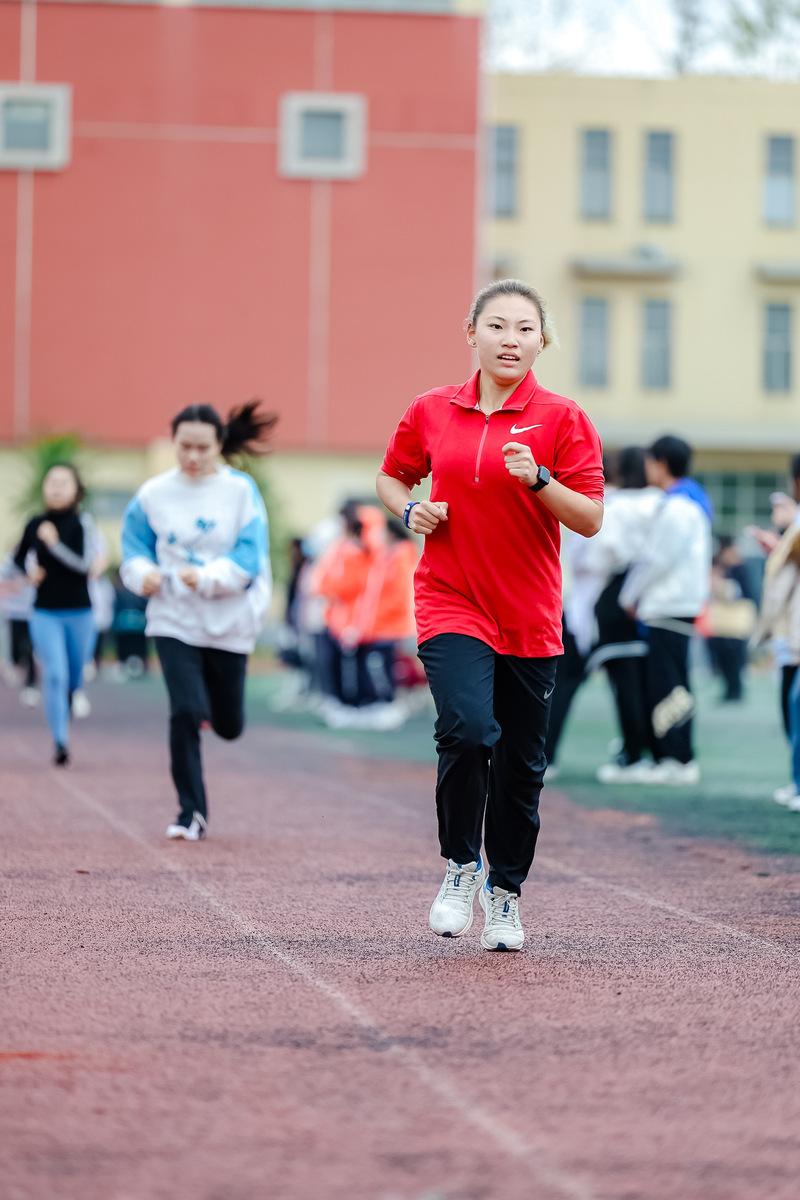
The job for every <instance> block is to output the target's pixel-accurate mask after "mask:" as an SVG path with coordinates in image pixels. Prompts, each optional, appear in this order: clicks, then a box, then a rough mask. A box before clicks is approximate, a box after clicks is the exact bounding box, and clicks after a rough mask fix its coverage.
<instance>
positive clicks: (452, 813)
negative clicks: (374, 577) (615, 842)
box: [419, 633, 557, 892]
mask: <svg viewBox="0 0 800 1200" xmlns="http://www.w3.org/2000/svg"><path fill="white" fill-rule="evenodd" d="M419 656H420V658H421V659H422V663H423V665H424V667H425V673H426V674H427V676H428V683H429V684H430V688H431V692H432V693H433V698H434V701H435V703H436V711H437V714H438V715H437V719H436V732H435V738H436V749H437V752H438V755H439V770H438V776H437V780H436V812H437V816H438V819H439V844H440V846H441V849H442V856H443V857H444V858H452V859H454V860H455V862H459V863H467V862H476V861H477V859H478V855H479V854H480V851H481V830H482V828H483V823H484V814H485V817H486V837H485V841H486V856H487V858H488V860H489V863H490V867H491V869H490V871H489V883H490V885H491V886H492V887H494V886H495V884H497V885H499V886H500V887H502V888H506V889H507V890H508V891H511V892H519V890H520V887H521V885H522V883H523V882H524V880H525V878H526V877H527V874H528V871H529V870H530V868H531V863H532V862H533V855H534V852H535V850H536V839H537V837H538V834H539V793H540V791H541V789H542V776H543V775H544V771H545V767H546V766H547V760H546V758H545V754H544V742H545V737H546V736H547V721H548V717H549V714H550V697H551V695H552V693H553V687H554V682H555V676H556V662H557V659H556V658H515V657H513V656H511V655H503V654H497V653H495V651H494V650H492V649H491V647H489V646H487V645H485V643H484V642H481V641H479V640H478V639H477V638H473V637H467V636H465V635H464V634H460V633H442V634H439V635H438V637H433V638H430V639H429V640H428V641H427V642H423V644H422V645H421V646H420V648H419Z"/></svg>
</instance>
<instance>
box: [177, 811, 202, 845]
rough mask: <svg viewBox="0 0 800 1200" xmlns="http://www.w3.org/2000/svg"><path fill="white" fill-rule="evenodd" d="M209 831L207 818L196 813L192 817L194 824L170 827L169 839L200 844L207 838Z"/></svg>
mask: <svg viewBox="0 0 800 1200" xmlns="http://www.w3.org/2000/svg"><path fill="white" fill-rule="evenodd" d="M207 829H208V821H206V819H205V817H201V816H200V813H198V812H196V813H195V814H194V816H193V817H192V823H191V825H189V826H186V825H168V826H167V837H168V838H183V840H184V841H185V842H199V841H201V839H202V838H204V837H205V836H206V830H207Z"/></svg>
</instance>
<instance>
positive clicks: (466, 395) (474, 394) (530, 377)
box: [450, 371, 539, 412]
mask: <svg viewBox="0 0 800 1200" xmlns="http://www.w3.org/2000/svg"><path fill="white" fill-rule="evenodd" d="M480 376H481V373H480V371H476V372H475V374H474V375H473V376H471V377H470V378H469V379H468V380H467V382H466V383H462V385H461V387H460V388H459V389H458V391H457V392H456V394H455V396H453V397H452V399H451V400H450V403H451V404H458V405H460V406H461V408H477V407H478V381H479V379H480ZM538 389H539V384H538V383H537V381H536V376H535V375H534V373H533V371H528V374H527V375H526V376H525V378H524V379H523V380H522V381H521V382H520V383H519V385H518V386H517V387H516V389H515V390H514V391H513V392H512V393H511V395H510V396H509V397H508V399H507V400H506V402H505V404H504V405H503V406H502V408H500V409H498V410H497V411H498V412H522V410H523V408H524V407H525V405H526V404H527V403H528V401H529V400H532V399H533V397H534V395H535V394H536V392H537V391H538Z"/></svg>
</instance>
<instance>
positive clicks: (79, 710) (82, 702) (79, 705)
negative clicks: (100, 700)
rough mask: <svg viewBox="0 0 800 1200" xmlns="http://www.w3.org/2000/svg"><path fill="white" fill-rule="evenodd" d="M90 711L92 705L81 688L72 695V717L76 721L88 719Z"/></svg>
mask: <svg viewBox="0 0 800 1200" xmlns="http://www.w3.org/2000/svg"><path fill="white" fill-rule="evenodd" d="M91 711H92V704H91V701H90V700H89V697H88V696H87V695H86V692H84V690H83V689H82V688H78V690H77V691H76V692H73V693H72V715H73V717H74V718H75V720H76V721H82V720H83V718H84V717H88V716H89V713H90V712H91Z"/></svg>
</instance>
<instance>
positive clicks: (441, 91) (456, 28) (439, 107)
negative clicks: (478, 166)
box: [334, 13, 480, 133]
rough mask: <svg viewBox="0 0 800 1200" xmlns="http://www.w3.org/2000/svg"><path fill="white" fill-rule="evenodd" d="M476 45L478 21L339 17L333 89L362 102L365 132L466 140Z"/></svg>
mask: <svg viewBox="0 0 800 1200" xmlns="http://www.w3.org/2000/svg"><path fill="white" fill-rule="evenodd" d="M479 43H480V24H479V22H478V21H473V20H466V19H464V18H458V17H417V16H410V15H394V14H392V15H389V14H386V15H383V16H380V17H378V18H376V17H375V16H374V15H372V16H370V15H367V14H363V13H339V14H337V16H336V22H335V32H334V87H335V90H338V91H353V92H365V93H366V94H367V95H368V96H369V98H370V125H371V127H372V128H373V129H376V130H416V131H422V130H436V131H438V132H440V133H471V132H473V131H474V129H475V115H476V114H475V110H476V89H477V81H478V61H479V53H480V44H479Z"/></svg>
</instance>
